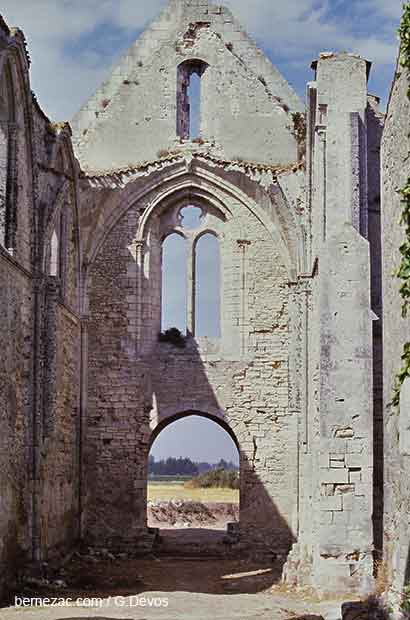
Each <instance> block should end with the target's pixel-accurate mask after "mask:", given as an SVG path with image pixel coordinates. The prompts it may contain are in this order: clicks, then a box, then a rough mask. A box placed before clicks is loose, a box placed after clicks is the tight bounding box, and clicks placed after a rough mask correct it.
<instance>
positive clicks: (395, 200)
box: [382, 68, 410, 593]
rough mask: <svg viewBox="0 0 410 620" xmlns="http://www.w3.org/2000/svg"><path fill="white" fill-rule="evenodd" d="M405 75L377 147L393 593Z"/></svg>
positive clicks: (399, 527)
mask: <svg viewBox="0 0 410 620" xmlns="http://www.w3.org/2000/svg"><path fill="white" fill-rule="evenodd" d="M408 87H409V74H408V71H406V70H405V69H402V68H400V72H398V73H397V74H396V76H395V80H394V82H393V86H392V91H391V95H390V102H389V107H388V111H387V118H386V126H385V131H384V135H383V149H382V161H383V167H382V179H383V183H382V188H383V194H382V244H383V305H384V308H383V321H384V360H385V361H384V385H385V392H384V415H385V487H384V488H385V496H384V520H385V522H384V554H385V558H386V565H387V568H388V571H389V577H390V580H391V582H392V585H393V589H394V591H395V592H397V593H400V592H401V591H402V589H403V586H404V584H405V583H408V581H409V576H410V570H409V548H410V527H409V514H410V480H409V475H408V472H409V465H410V461H409V458H410V456H409V449H408V437H409V407H410V401H409V390H408V383H407V382H406V384H405V385H404V386H403V388H402V390H401V397H400V398H401V404H400V407H399V408H398V407H393V406H392V405H391V401H392V396H393V389H394V385H395V378H396V374H397V373H398V372H399V370H400V369H401V367H402V360H401V355H402V351H403V345H404V344H405V343H406V342H408V340H409V331H410V327H409V321H408V320H406V319H403V318H402V317H401V304H402V299H401V296H400V294H399V287H400V281H399V280H398V279H397V278H396V277H395V276H394V272H395V271H396V270H397V268H398V266H399V265H400V260H401V255H400V252H399V247H400V246H401V244H402V243H403V240H404V229H403V227H402V226H401V225H400V214H401V210H402V205H401V201H400V196H399V194H398V193H397V190H398V189H399V188H401V187H404V185H405V184H406V182H407V179H408V177H409V176H410V164H409V159H408V153H409V149H410V138H409V127H410V124H409V118H410V103H409V100H408V98H407V90H408Z"/></svg>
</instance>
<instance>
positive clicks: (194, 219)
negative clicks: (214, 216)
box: [179, 206, 204, 230]
mask: <svg viewBox="0 0 410 620" xmlns="http://www.w3.org/2000/svg"><path fill="white" fill-rule="evenodd" d="M203 215H204V214H203V211H202V209H201V208H200V207H193V206H188V207H183V208H182V209H181V210H180V212H179V218H180V223H181V226H182V228H186V229H187V230H195V229H196V228H199V227H200V225H201V224H202V221H201V220H202V218H203Z"/></svg>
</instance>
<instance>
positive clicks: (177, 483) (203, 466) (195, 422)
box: [147, 412, 240, 554]
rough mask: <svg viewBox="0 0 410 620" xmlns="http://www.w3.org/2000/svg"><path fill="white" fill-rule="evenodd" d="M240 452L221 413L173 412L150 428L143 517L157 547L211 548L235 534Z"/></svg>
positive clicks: (235, 539)
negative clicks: (155, 536) (153, 531)
mask: <svg viewBox="0 0 410 620" xmlns="http://www.w3.org/2000/svg"><path fill="white" fill-rule="evenodd" d="M239 505H240V453H239V446H238V442H237V440H236V437H235V435H234V433H233V432H232V430H231V429H230V428H229V426H228V425H227V424H226V423H225V422H224V421H223V420H221V419H218V418H216V417H214V416H210V415H207V414H203V413H198V412H186V413H182V414H177V415H174V416H172V417H171V418H168V419H166V420H164V421H162V422H160V423H159V424H158V425H157V427H156V428H155V429H154V430H153V432H152V436H151V442H150V450H149V456H148V477H147V522H148V525H149V526H150V527H154V528H157V529H158V530H159V537H158V540H159V547H160V549H162V551H165V552H168V553H177V554H187V552H188V553H190V554H196V553H200V554H214V553H216V552H218V551H226V550H227V549H228V547H229V548H232V546H234V545H235V543H236V542H238V540H239Z"/></svg>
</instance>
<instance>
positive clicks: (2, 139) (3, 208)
mask: <svg viewBox="0 0 410 620" xmlns="http://www.w3.org/2000/svg"><path fill="white" fill-rule="evenodd" d="M8 135H9V129H8V123H7V122H5V121H1V122H0V245H2V246H3V247H6V238H7V216H8V213H7V177H8V154H9V149H8V141H9V138H8Z"/></svg>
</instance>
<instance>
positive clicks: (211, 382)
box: [86, 199, 297, 553]
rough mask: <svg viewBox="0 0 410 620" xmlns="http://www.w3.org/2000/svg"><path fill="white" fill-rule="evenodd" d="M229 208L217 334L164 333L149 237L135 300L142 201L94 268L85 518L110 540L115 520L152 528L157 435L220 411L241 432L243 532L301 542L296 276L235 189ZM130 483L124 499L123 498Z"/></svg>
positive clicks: (154, 249) (279, 544) (285, 546)
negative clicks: (293, 381)
mask: <svg viewBox="0 0 410 620" xmlns="http://www.w3.org/2000/svg"><path fill="white" fill-rule="evenodd" d="M228 207H229V210H230V212H231V213H232V216H231V218H230V220H229V221H226V222H224V223H222V224H221V232H222V231H223V234H222V235H221V237H220V247H221V268H222V289H223V291H224V294H223V304H222V317H221V323H222V338H221V341H220V342H214V343H209V342H206V341H205V340H202V339H199V340H198V341H194V340H193V341H192V342H189V343H188V346H187V348H186V349H185V350H181V351H180V350H177V349H175V348H174V347H173V346H172V345H167V344H159V343H158V342H157V335H158V333H159V331H160V328H161V322H160V321H161V319H160V286H159V285H160V282H161V265H160V263H159V264H158V263H157V262H155V261H154V262H153V263H152V262H151V261H152V258H149V257H148V255H151V254H152V255H154V256H155V255H156V254H158V251H160V247H161V243H160V238H157V239H155V238H154V237H153V236H152V235H151V236H150V241H149V248H147V249H146V253H147V256H146V258H145V261H146V263H149V267H148V269H149V271H148V272H146V271H145V270H144V274H143V282H144V285H145V289H144V293H143V299H142V300H139V299H138V294H137V282H138V277H137V273H136V271H137V269H138V265H136V257H135V254H133V251H132V246H133V242H134V241H135V238H136V235H137V229H138V221H139V218H140V215H141V213H142V212H143V207H142V206H140V205H139V204H136V205H135V207H133V208H132V209H130V210H128V211H127V213H126V215H124V216H123V217H122V219H121V220H120V221H119V222H118V223H117V224H116V225H115V227H114V228H113V229H112V230H111V232H110V233H109V235H108V236H107V238H106V239H105V241H104V244H103V246H102V248H101V249H100V251H99V253H98V256H97V258H96V259H95V262H94V264H93V266H92V270H91V275H90V279H89V302H90V306H89V312H90V320H89V326H88V342H89V365H90V376H89V381H88V383H89V398H88V420H89V421H88V430H87V437H88V442H87V443H88V448H87V459H86V470H87V501H86V523H87V525H86V528H87V532H88V533H89V534H90V535H91V537H92V539H93V540H98V538H100V539H101V537H102V535H103V538H104V540H106V538H107V536H108V537H110V535H111V534H110V530H112V531H115V532H116V533H117V535H118V532H119V531H123V532H124V533H125V532H126V536H130V538H131V539H132V538H133V536H134V539H135V533H138V529H143V528H144V527H145V526H146V467H147V459H148V451H149V445H150V433H151V432H152V431H153V430H155V428H156V427H157V425H158V424H161V425H163V424H164V423H166V422H167V420H168V421H172V420H173V419H175V418H176V417H178V415H180V414H183V413H189V412H195V411H196V412H199V413H203V414H207V415H210V416H211V417H212V418H214V419H216V420H219V421H220V422H221V424H222V425H223V426H224V427H226V428H228V429H230V430H231V431H232V432H233V433H234V435H235V437H236V439H237V441H238V444H239V449H240V454H241V528H243V532H244V536H243V540H244V541H247V542H248V544H249V541H250V540H258V539H259V541H260V542H261V543H262V544H261V547H264V550H265V551H267V550H269V549H271V541H272V540H275V548H276V550H278V549H279V548H280V550H281V551H282V552H283V553H285V552H286V551H288V550H289V547H290V545H291V543H292V542H293V541H294V525H295V523H296V520H297V514H296V513H297V510H296V508H297V489H296V468H295V463H296V460H295V454H296V453H297V428H296V426H297V418H296V412H294V411H289V407H288V390H289V387H288V375H289V312H288V303H289V286H288V283H289V275H288V273H287V270H286V268H285V266H284V264H283V258H281V256H280V254H279V253H278V251H277V249H275V246H274V245H273V244H272V237H271V235H270V234H269V233H268V232H267V230H266V229H265V228H264V226H263V225H262V224H261V223H260V222H259V221H258V220H257V219H256V218H255V216H254V215H253V214H251V213H250V212H249V211H247V209H246V208H245V207H244V206H243V205H241V204H239V203H235V202H233V201H232V199H231V201H230V203H228ZM157 217H158V216H157ZM155 219H156V216H155V214H154V216H153V220H154V221H153V222H152V226H153V227H154V228H155ZM245 231H246V232H245ZM244 236H245V238H246V243H245V245H241V243H238V242H243V241H244V239H243V237H244ZM242 278H244V279H245V281H246V285H245V289H244V290H241V289H242V286H241V283H242ZM152 292H154V293H152ZM141 302H142V305H143V306H144V304H145V308H144V307H142V308H141V312H142V313H143V316H145V319H144V320H143V321H142V326H141V331H139V330H138V328H137V324H138V321H139V319H138V307H139V303H141ZM243 304H245V305H246V308H245V316H243ZM144 313H145V314H144ZM150 319H151V321H152V320H153V322H154V326H153V327H150ZM238 326H239V328H238ZM138 335H139V337H138ZM231 338H232V339H233V340H230V339H231ZM147 339H148V342H147ZM241 342H243V346H244V348H245V349H244V350H243V351H242V352H241V350H240V345H241ZM284 446H286V450H284ZM114 489H115V491H114ZM125 491H126V493H127V497H128V499H129V503H128V504H127V505H126V506H124V503H123V502H122V503H121V505H120V504H119V501H118V500H119V498H120V497H121V498H123V497H124V493H125ZM119 524H120V526H119ZM133 528H134V529H133ZM133 532H134V533H133Z"/></svg>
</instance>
